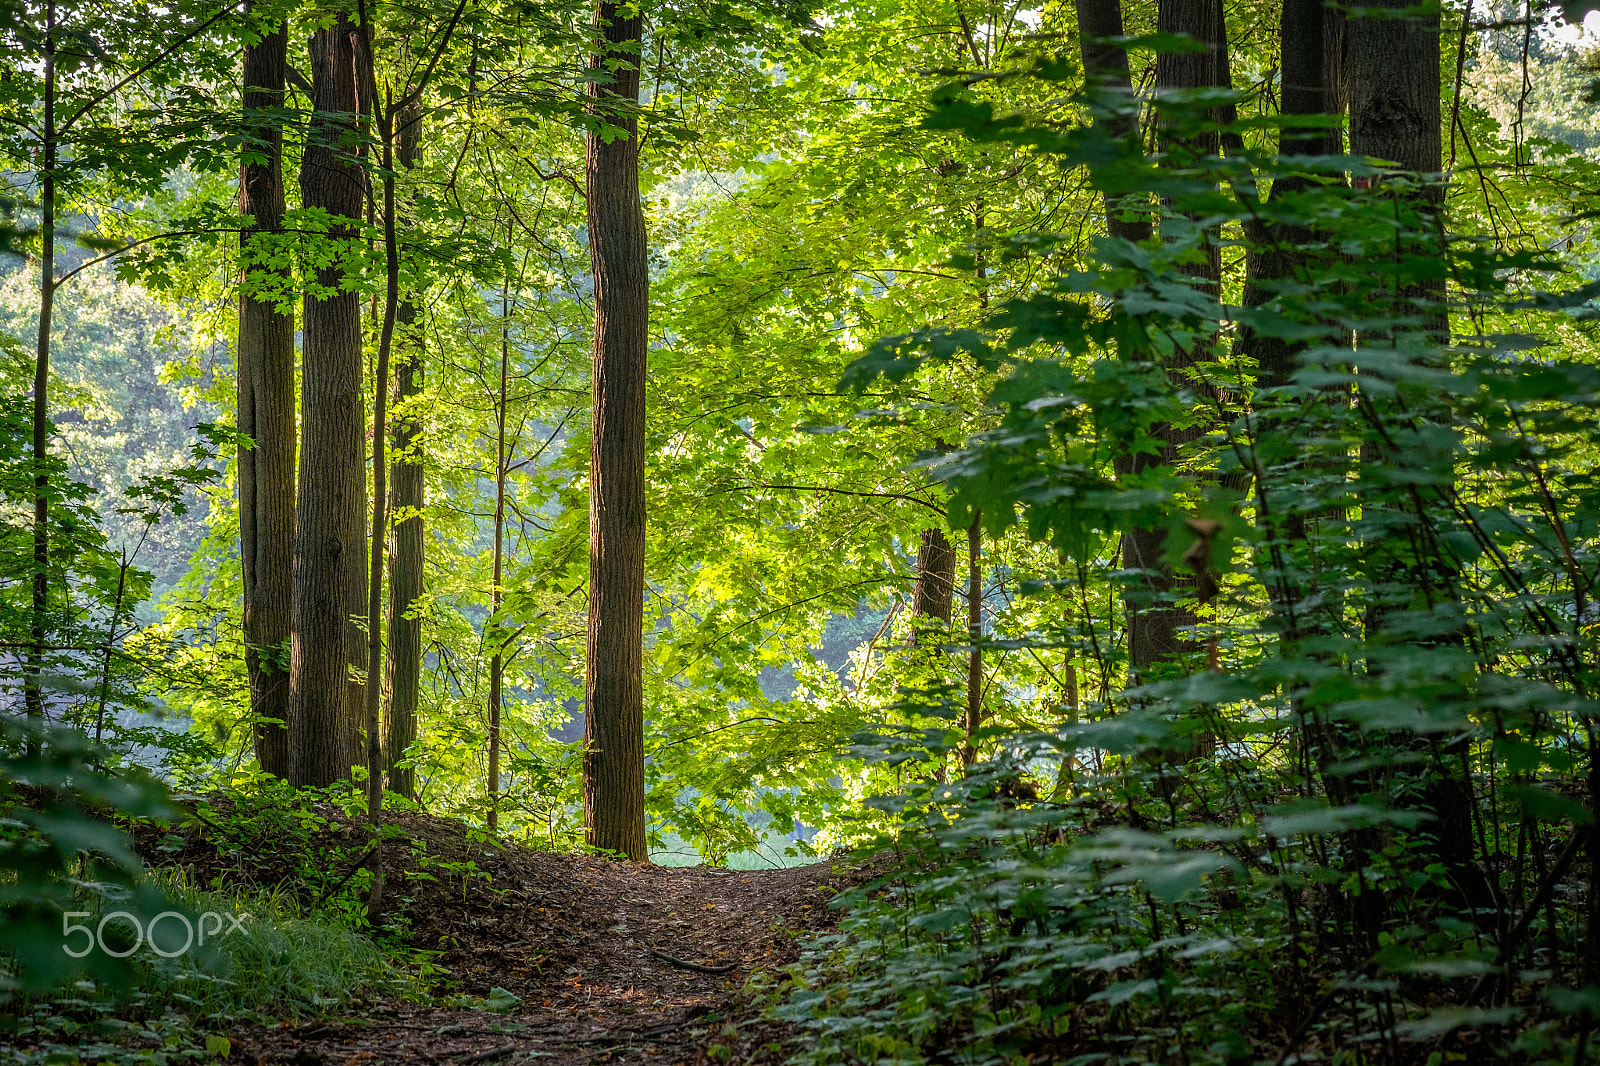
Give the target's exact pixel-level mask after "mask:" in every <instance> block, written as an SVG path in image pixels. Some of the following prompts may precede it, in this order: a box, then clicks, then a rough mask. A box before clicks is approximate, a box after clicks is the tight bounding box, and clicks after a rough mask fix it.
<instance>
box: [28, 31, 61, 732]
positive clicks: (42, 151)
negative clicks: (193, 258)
mask: <svg viewBox="0 0 1600 1066" xmlns="http://www.w3.org/2000/svg"><path fill="white" fill-rule="evenodd" d="M43 74H44V114H43V116H42V121H43V130H42V133H43V136H42V137H41V139H40V140H41V143H40V146H39V338H38V346H37V348H36V353H37V354H36V356H35V362H34V365H33V604H32V607H33V612H32V617H31V618H30V633H29V636H30V637H32V639H33V644H32V646H31V647H30V648H29V649H28V662H27V675H26V677H25V679H24V681H23V705H24V707H25V708H26V709H27V713H28V717H29V718H30V719H32V720H33V722H34V724H36V725H40V726H42V725H43V724H44V658H45V643H46V640H47V639H48V637H49V630H50V472H49V468H48V466H47V464H48V462H49V459H50V320H51V316H52V313H53V312H54V310H55V302H56V285H57V282H56V161H57V155H58V150H59V146H58V145H57V144H56V5H55V0H50V2H49V3H47V4H46V5H45V19H44V71H43ZM39 749H40V741H39V739H38V738H37V737H30V738H29V740H28V745H27V750H28V753H29V754H30V755H33V754H37V753H38V752H39Z"/></svg>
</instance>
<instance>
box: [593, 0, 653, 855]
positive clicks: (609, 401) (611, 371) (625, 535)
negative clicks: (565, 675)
mask: <svg viewBox="0 0 1600 1066" xmlns="http://www.w3.org/2000/svg"><path fill="white" fill-rule="evenodd" d="M623 6H624V5H620V4H615V3H601V4H599V5H598V6H597V8H596V10H595V28H596V31H597V32H598V34H599V36H600V37H601V38H602V39H603V40H604V41H605V42H607V44H608V46H611V47H608V48H607V49H606V54H604V55H597V56H594V57H593V58H592V60H591V62H590V68H591V71H593V72H594V73H595V74H597V75H599V76H601V77H609V78H610V80H609V81H595V82H591V83H590V85H589V94H590V97H591V104H590V109H591V112H592V113H594V114H597V115H599V116H600V117H601V118H602V119H603V120H604V121H605V122H606V123H607V124H608V125H610V126H613V127H617V128H619V129H621V130H622V136H619V137H617V138H616V139H615V140H609V141H608V140H606V139H605V138H603V137H600V136H597V135H596V134H593V133H591V134H590V135H589V144H588V152H587V155H586V158H585V164H584V177H585V181H586V184H587V188H588V201H589V203H588V216H589V254H590V257H591V260H592V262H593V268H594V318H595V322H594V380H593V388H594V412H593V432H594V438H593V444H592V446H591V453H590V473H589V638H588V676H587V678H586V685H585V688H586V691H585V714H584V722H583V735H584V753H583V813H584V824H585V826H586V827H587V829H588V834H587V835H588V841H589V843H590V844H592V845H594V846H596V847H600V848H607V849H609V850H612V851H618V852H621V853H622V854H624V855H626V856H628V858H630V859H635V860H641V861H643V860H646V859H648V857H649V855H648V850H647V847H646V843H645V819H644V706H643V698H644V694H643V679H642V675H641V669H642V647H641V645H642V641H643V627H644V536H645V513H644V505H645V494H644V461H645V372H646V354H647V350H648V345H649V318H648V316H649V310H650V279H649V262H648V247H647V244H646V236H645V228H644V212H643V210H642V209H641V208H640V205H639V140H638V123H637V120H636V119H635V117H634V116H633V114H632V113H630V111H628V110H625V109H626V108H632V107H633V106H634V105H635V104H636V102H637V101H638V98H639V69H638V50H637V49H638V44H639V41H640V39H641V33H642V30H643V19H642V18H641V17H640V16H639V15H637V14H634V15H633V16H632V17H623V16H622V14H621V9H622V8H623ZM617 46H621V47H617ZM608 67H609V68H613V69H610V70H609V71H608ZM614 104H621V105H622V108H623V109H618V108H617V107H615V106H614Z"/></svg>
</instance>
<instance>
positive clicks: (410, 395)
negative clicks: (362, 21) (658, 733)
mask: <svg viewBox="0 0 1600 1066" xmlns="http://www.w3.org/2000/svg"><path fill="white" fill-rule="evenodd" d="M395 124H396V126H397V127H398V128H397V129H396V130H395V134H396V136H397V137H398V138H399V142H400V150H399V158H400V165H401V166H402V167H404V168H405V169H406V170H408V171H409V170H411V169H412V168H414V167H415V166H416V165H417V160H418V158H419V155H420V153H419V150H418V146H419V145H420V143H421V141H420V135H421V132H422V109H421V108H420V107H417V106H412V107H409V108H406V109H404V110H402V111H401V112H400V113H399V115H398V116H397V117H396V123H395ZM395 320H396V322H397V323H398V325H399V327H400V332H399V334H398V337H397V339H398V341H399V345H398V349H397V351H398V356H399V359H398V362H397V364H396V366H395V386H396V393H397V394H398V397H399V406H398V408H397V409H396V411H395V416H396V417H395V427H394V451H395V461H394V463H393V464H392V465H391V467H390V469H391V481H392V483H393V488H392V489H391V493H392V498H393V500H394V517H395V523H394V565H393V567H392V571H393V572H392V574H391V575H390V578H389V722H388V730H387V737H386V741H385V747H386V748H387V751H388V761H389V788H390V790H391V791H393V792H396V793H398V794H399V795H402V796H404V797H406V798H407V799H410V800H415V799H416V798H417V785H416V781H417V777H416V771H414V770H413V769H412V768H411V767H409V766H400V765H398V764H399V763H401V762H403V761H405V753H406V749H408V748H409V747H411V745H412V744H413V743H415V742H416V739H417V698H418V695H419V692H420V687H421V679H422V619H421V618H419V617H417V614H416V612H417V605H418V601H419V600H420V599H421V598H422V565H423V527H422V506H423V502H424V501H423V487H422V456H421V454H420V453H419V451H418V448H419V447H420V444H421V440H420V438H421V433H422V427H421V419H420V418H419V416H418V413H417V410H418V408H417V406H416V405H417V402H418V401H416V399H415V398H416V397H417V396H419V395H420V394H421V393H422V380H423V368H422V356H423V340H422V332H421V330H420V329H419V328H418V326H417V307H416V304H415V303H414V302H412V301H411V300H410V299H406V300H403V301H401V303H400V306H399V307H398V308H397V309H396V312H395ZM408 401H409V402H408Z"/></svg>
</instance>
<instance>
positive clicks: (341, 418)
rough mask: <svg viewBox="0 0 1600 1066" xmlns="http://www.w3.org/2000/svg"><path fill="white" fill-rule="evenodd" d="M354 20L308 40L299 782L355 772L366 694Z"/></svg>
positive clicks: (297, 611)
mask: <svg viewBox="0 0 1600 1066" xmlns="http://www.w3.org/2000/svg"><path fill="white" fill-rule="evenodd" d="M355 32H356V28H355V26H353V25H352V24H351V22H350V20H349V18H348V17H347V16H344V15H340V16H339V17H338V18H337V19H336V20H335V21H334V23H333V24H332V25H331V26H328V27H325V28H323V29H319V30H317V31H315V32H314V33H313V34H312V35H311V72H312V77H311V86H312V94H311V95H312V106H313V108H314V111H315V114H314V115H313V117H312V120H311V125H310V129H309V130H308V133H307V137H306V146H305V152H304V155H303V157H302V162H301V166H300V195H301V202H302V204H304V206H305V207H307V208H321V209H322V210H325V211H327V212H328V214H329V215H330V216H331V217H332V225H331V226H330V228H329V232H328V235H327V239H326V242H325V245H324V247H325V249H326V253H325V257H326V259H331V260H332V261H324V262H319V264H318V266H317V268H316V271H315V279H314V280H315V284H316V287H317V288H316V290H315V291H313V292H308V293H307V294H306V297H305V307H304V311H303V314H302V322H303V327H302V331H301V333H302V344H303V352H302V358H301V364H302V370H301V400H300V413H301V420H302V432H301V439H300V478H299V491H298V493H297V507H296V514H295V569H294V603H293V608H292V612H291V631H292V632H291V654H290V666H289V673H290V678H289V691H290V697H289V698H290V712H289V713H290V731H291V733H292V738H291V740H292V747H293V769H292V771H291V773H292V777H291V780H293V781H294V783H295V784H297V785H307V786H322V785H328V784H331V783H333V782H334V781H337V780H339V779H340V778H342V777H345V776H346V775H348V774H349V772H350V767H351V765H352V764H353V763H354V762H355V761H356V759H357V758H358V755H357V751H358V748H357V744H356V733H357V729H358V725H359V722H360V715H361V712H362V710H363V706H364V700H363V696H364V686H363V685H362V684H361V683H360V682H359V681H357V680H355V679H354V678H353V677H352V673H353V671H352V670H351V667H352V666H354V667H357V668H364V667H365V666H366V659H367V646H366V645H367V641H366V638H365V635H364V634H363V633H362V632H361V626H360V619H361V617H362V615H363V614H364V612H365V611H366V609H367V603H366V598H367V597H366V593H367V587H366V586H367V568H366V566H364V565H363V564H364V563H365V562H366V560H365V559H364V558H363V556H364V554H365V553H364V552H363V551H362V549H363V547H364V546H365V540H366V538H365V530H364V529H363V527H364V525H365V519H366V477H365V472H364V467H365V463H366V447H365V440H364V439H363V438H364V437H365V432H364V431H365V429H366V412H365V406H364V403H363V397H362V353H361V306H360V303H359V301H358V300H357V298H356V294H355V293H354V292H348V291H345V290H344V289H343V288H342V283H343V281H344V277H345V271H344V268H343V266H342V265H341V264H340V263H339V261H338V255H339V254H341V253H343V252H344V250H345V249H344V247H343V246H344V245H346V244H347V243H348V242H350V241H352V240H353V238H354V236H355V232H356V230H355V226H354V225H353V223H355V222H356V221H357V220H359V219H360V218H361V217H362V208H363V206H364V201H365V196H364V191H365V186H364V175H363V173H362V169H361V166H360V162H359V159H358V157H357V155H356V153H355V149H354V148H353V147H352V143H353V141H354V139H355V133H356V128H357V123H356V111H357V106H358V97H357V93H356V76H355V59H354V52H353V48H352V44H351V34H353V33H355Z"/></svg>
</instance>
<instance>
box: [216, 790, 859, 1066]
mask: <svg viewBox="0 0 1600 1066" xmlns="http://www.w3.org/2000/svg"><path fill="white" fill-rule="evenodd" d="M427 823H429V824H423V823H422V822H421V821H420V820H419V822H418V824H417V825H416V826H414V827H413V828H415V829H416V830H419V831H421V832H424V833H427V835H428V836H429V838H430V840H429V843H430V845H431V846H432V847H433V848H434V849H435V851H437V850H438V849H439V848H440V847H441V846H443V848H444V849H445V850H447V851H451V852H454V853H455V857H454V860H453V861H454V862H456V863H458V864H459V863H461V862H464V861H466V860H467V859H470V861H471V862H472V863H473V864H474V865H475V866H476V867H477V869H478V870H480V871H482V873H481V874H479V875H470V876H468V877H467V878H466V879H465V880H464V881H463V880H445V881H427V880H425V879H424V880H420V881H419V880H412V881H411V882H409V884H410V885H412V886H416V894H415V895H414V896H410V897H402V898H403V899H404V900H405V902H404V906H405V908H406V910H407V911H408V912H409V918H410V920H411V922H412V925H413V929H414V933H413V937H412V939H413V942H415V943H417V944H418V945H419V946H428V945H429V944H433V945H436V946H437V950H440V951H441V952H442V955H441V956H440V960H441V962H442V963H443V964H444V965H446V966H449V967H450V968H451V969H452V970H453V971H454V974H455V977H456V979H457V982H458V985H459V987H460V989H461V990H462V992H463V993H464V994H467V995H472V996H486V995H489V994H490V992H491V991H492V990H493V989H495V988H501V989H506V990H508V991H510V992H512V993H514V994H515V995H516V996H518V997H519V998H520V999H521V1001H522V1002H521V1004H520V1005H519V1006H517V1007H515V1008H514V1009H513V1010H511V1011H509V1012H507V1013H491V1012H488V1011H485V1010H469V1009H444V1008H433V1007H423V1006H419V1005H417V1004H413V1003H405V1002H385V1003H380V1004H374V1005H371V1006H367V1007H365V1008H364V1009H360V1010H359V1013H353V1014H351V1015H350V1016H345V1017H340V1018H336V1019H332V1020H323V1021H318V1022H308V1023H304V1024H301V1025H284V1026H280V1027H277V1028H270V1029H262V1028H256V1029H250V1030H245V1031H241V1032H239V1033H237V1034H235V1035H234V1055H233V1058H234V1060H235V1061H243V1062H247V1063H258V1064H262V1066H265V1064H268V1063H296V1064H300V1066H319V1064H323V1063H329V1064H333V1063H339V1064H376V1063H411V1062H439V1063H446V1062H449V1063H461V1064H467V1063H477V1062H519V1063H526V1062H529V1061H530V1060H532V1061H535V1062H538V1063H550V1064H552V1066H555V1064H564V1063H580V1062H581V1063H589V1062H645V1061H648V1062H652V1063H687V1062H697V1061H705V1054H704V1052H705V1048H707V1047H708V1046H710V1045H712V1044H716V1043H728V1042H729V1038H728V1037H727V1036H725V1035H723V1034H724V1027H725V1026H726V1025H728V1024H729V1022H730V1020H731V1019H730V1011H733V1010H734V1009H735V1007H736V1001H735V997H734V994H733V993H734V991H735V990H736V989H737V988H739V987H740V986H741V985H742V984H743V982H744V980H745V978H746V977H747V976H748V975H749V974H750V973H751V972H752V971H753V970H756V969H768V970H771V969H776V968H778V967H780V966H783V965H785V964H787V963H789V962H792V961H794V960H795V959H796V958H798V954H799V949H798V940H799V938H800V937H801V936H802V935H804V934H805V933H806V932H809V931H814V930H818V929H821V928H825V927H828V926H830V925H831V924H832V921H833V913H832V912H831V911H830V910H829V909H828V907H827V904H828V901H829V900H830V899H831V898H832V897H833V896H834V895H835V894H836V893H837V892H838V891H839V890H840V889H841V888H842V887H843V886H844V883H845V882H846V881H848V880H853V878H852V876H851V873H850V871H847V870H843V869H838V870H836V869H835V868H834V866H833V865H832V864H830V863H819V864H816V865H812V866H804V867H796V868H792V869H787V870H762V871H737V870H721V869H715V868H710V867H689V868H671V867H655V866H645V865H640V864H634V863H618V862H605V861H600V860H594V859H587V858H582V857H577V856H571V855H554V854H549V853H543V852H531V851H524V850H522V849H519V848H507V849H504V850H498V851H496V850H493V849H487V848H485V847H484V846H482V845H476V844H474V845H467V844H466V843H465V842H464V841H461V840H460V838H459V837H455V835H454V834H447V835H446V836H445V838H443V839H441V838H440V835H439V833H438V820H436V819H427ZM457 842H459V844H460V848H459V849H457V848H456V847H455V846H454V844H455V843H457ZM390 877H391V878H392V880H391V884H395V885H396V886H397V887H396V889H395V891H396V892H397V894H398V893H402V892H404V891H406V889H405V888H404V887H402V886H405V885H407V883H408V882H406V880H405V871H404V869H395V870H393V871H392V872H391V873H390ZM397 905H398V902H397ZM663 956H670V959H669V958H664V957H663ZM686 963H687V964H693V965H694V966H698V967H700V968H701V969H693V968H690V967H689V966H686V965H684V964H686ZM706 971H715V972H706ZM737 1042H738V1043H741V1044H745V1043H748V1037H747V1038H745V1039H741V1040H739V1041H737Z"/></svg>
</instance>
